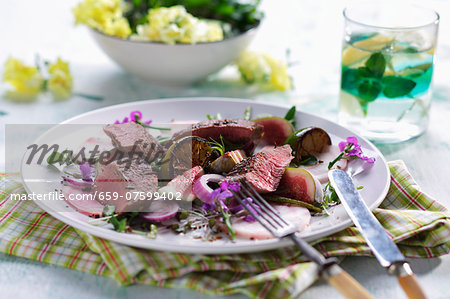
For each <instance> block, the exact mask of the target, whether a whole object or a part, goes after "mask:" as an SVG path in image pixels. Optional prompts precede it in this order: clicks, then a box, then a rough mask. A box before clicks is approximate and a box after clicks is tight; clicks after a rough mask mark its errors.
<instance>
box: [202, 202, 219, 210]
mask: <svg viewBox="0 0 450 299" xmlns="http://www.w3.org/2000/svg"><path fill="white" fill-rule="evenodd" d="M202 209H203V210H205V211H214V210H215V209H216V205H215V204H214V202H211V203H204V204H203V205H202Z"/></svg>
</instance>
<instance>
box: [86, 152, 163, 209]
mask: <svg viewBox="0 0 450 299" xmlns="http://www.w3.org/2000/svg"><path fill="white" fill-rule="evenodd" d="M127 166H129V167H127ZM157 190H158V177H157V176H156V175H155V174H154V173H153V172H152V169H151V167H150V165H148V164H147V163H137V162H136V161H133V163H131V165H127V164H126V163H120V161H114V162H111V163H109V164H106V165H101V169H100V172H99V174H98V175H97V178H96V179H95V182H94V187H93V192H94V193H95V192H97V193H96V199H97V200H98V201H99V202H100V203H102V204H103V205H107V204H112V205H115V206H116V212H117V213H124V212H139V211H144V212H145V211H146V210H148V207H149V206H150V203H151V201H150V199H151V197H152V196H153V192H156V191H157ZM108 194H109V196H110V197H112V198H111V200H107V198H108Z"/></svg>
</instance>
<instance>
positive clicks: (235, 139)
mask: <svg viewBox="0 0 450 299" xmlns="http://www.w3.org/2000/svg"><path fill="white" fill-rule="evenodd" d="M190 135H192V136H197V137H201V138H205V139H207V140H208V141H211V140H215V141H218V142H220V136H222V138H224V139H225V140H226V141H228V142H231V143H233V144H235V145H237V146H239V148H242V149H244V150H245V151H246V152H247V153H249V152H251V151H253V149H254V148H255V146H256V144H258V142H259V140H260V139H261V137H262V135H263V127H262V126H261V125H258V124H257V123H255V122H252V121H248V120H243V119H221V120H207V121H202V122H199V123H196V124H194V125H192V126H191V128H188V129H185V130H183V131H180V132H177V133H175V134H174V136H173V138H172V140H178V139H180V138H182V137H185V136H190Z"/></svg>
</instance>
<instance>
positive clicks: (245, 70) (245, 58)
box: [236, 51, 292, 90]
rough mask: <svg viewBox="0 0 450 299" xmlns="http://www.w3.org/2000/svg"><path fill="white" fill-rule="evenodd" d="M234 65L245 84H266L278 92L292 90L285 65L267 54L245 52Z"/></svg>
mask: <svg viewBox="0 0 450 299" xmlns="http://www.w3.org/2000/svg"><path fill="white" fill-rule="evenodd" d="M236 64H237V67H238V70H239V72H240V73H241V76H242V78H243V79H244V80H245V81H246V82H249V83H254V82H255V83H262V84H267V85H268V86H270V87H272V88H276V89H279V90H288V89H291V88H292V82H291V78H290V77H289V75H288V74H287V66H286V64H285V63H284V62H282V61H280V60H277V59H275V58H273V57H272V56H270V55H268V54H265V53H257V52H251V51H245V52H244V53H242V54H241V55H240V56H239V58H238V59H237V60H236Z"/></svg>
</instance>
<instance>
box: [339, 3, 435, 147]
mask: <svg viewBox="0 0 450 299" xmlns="http://www.w3.org/2000/svg"><path fill="white" fill-rule="evenodd" d="M396 2H397V1H391V2H378V1H377V2H375V1H374V2H369V3H367V2H359V3H357V4H355V5H353V6H350V7H347V8H346V9H344V18H345V32H344V42H343V50H342V70H341V89H340V97H339V122H340V123H341V124H343V125H344V126H346V127H348V128H350V129H354V130H355V131H357V132H359V133H360V134H362V135H363V136H365V137H367V138H368V139H370V140H372V141H374V142H377V143H394V142H401V141H405V140H409V139H411V138H414V137H417V136H419V135H421V134H422V133H423V132H425V130H426V128H427V126H428V120H429V110H430V104H431V79H432V75H433V57H434V50H435V48H436V41H437V33H438V25H439V15H438V14H437V13H436V12H435V11H433V10H430V9H427V8H423V7H419V6H414V5H410V4H402V3H396Z"/></svg>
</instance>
